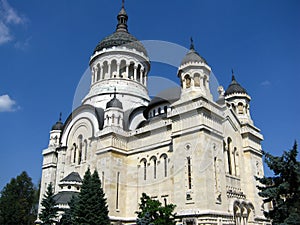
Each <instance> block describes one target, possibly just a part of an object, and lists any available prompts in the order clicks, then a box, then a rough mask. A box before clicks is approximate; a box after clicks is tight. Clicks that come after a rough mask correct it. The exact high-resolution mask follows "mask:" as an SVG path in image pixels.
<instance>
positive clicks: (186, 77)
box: [184, 74, 191, 88]
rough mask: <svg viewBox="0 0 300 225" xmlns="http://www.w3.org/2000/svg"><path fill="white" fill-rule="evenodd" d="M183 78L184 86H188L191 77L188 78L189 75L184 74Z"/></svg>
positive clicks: (189, 85)
mask: <svg viewBox="0 0 300 225" xmlns="http://www.w3.org/2000/svg"><path fill="white" fill-rule="evenodd" d="M184 79H185V87H186V88H190V87H191V78H190V75H188V74H187V75H185V76H184Z"/></svg>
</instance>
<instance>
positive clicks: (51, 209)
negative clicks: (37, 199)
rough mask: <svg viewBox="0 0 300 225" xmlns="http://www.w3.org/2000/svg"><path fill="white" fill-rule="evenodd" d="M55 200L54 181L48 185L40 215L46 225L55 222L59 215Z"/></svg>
mask: <svg viewBox="0 0 300 225" xmlns="http://www.w3.org/2000/svg"><path fill="white" fill-rule="evenodd" d="M55 204H56V203H55V200H54V192H53V186H52V183H50V184H49V185H48V187H47V191H46V193H45V194H44V198H43V200H42V202H41V205H42V207H43V208H42V211H41V213H40V215H39V218H40V220H41V221H42V224H44V225H51V224H53V222H55V218H56V217H57V211H58V208H57V207H55Z"/></svg>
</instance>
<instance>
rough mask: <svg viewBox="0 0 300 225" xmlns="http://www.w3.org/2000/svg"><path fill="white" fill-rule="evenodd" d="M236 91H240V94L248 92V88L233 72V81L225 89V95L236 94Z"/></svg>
mask: <svg viewBox="0 0 300 225" xmlns="http://www.w3.org/2000/svg"><path fill="white" fill-rule="evenodd" d="M235 93H240V94H248V93H247V91H246V89H245V88H243V87H242V86H241V85H240V84H239V83H238V82H237V81H236V80H235V77H234V75H233V74H232V81H231V83H230V85H229V86H228V88H227V90H226V91H225V96H226V95H230V94H235Z"/></svg>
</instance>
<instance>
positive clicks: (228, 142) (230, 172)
mask: <svg viewBox="0 0 300 225" xmlns="http://www.w3.org/2000/svg"><path fill="white" fill-rule="evenodd" d="M231 148H232V140H231V138H227V163H228V173H229V174H232V168H231V151H232V149H231Z"/></svg>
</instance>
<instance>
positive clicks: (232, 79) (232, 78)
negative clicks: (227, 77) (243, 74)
mask: <svg viewBox="0 0 300 225" xmlns="http://www.w3.org/2000/svg"><path fill="white" fill-rule="evenodd" d="M231 76H232V77H231V81H236V80H235V76H234V72H233V69H231Z"/></svg>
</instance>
